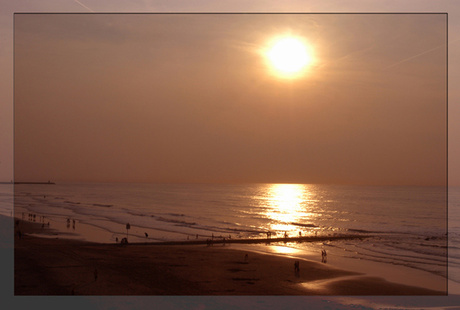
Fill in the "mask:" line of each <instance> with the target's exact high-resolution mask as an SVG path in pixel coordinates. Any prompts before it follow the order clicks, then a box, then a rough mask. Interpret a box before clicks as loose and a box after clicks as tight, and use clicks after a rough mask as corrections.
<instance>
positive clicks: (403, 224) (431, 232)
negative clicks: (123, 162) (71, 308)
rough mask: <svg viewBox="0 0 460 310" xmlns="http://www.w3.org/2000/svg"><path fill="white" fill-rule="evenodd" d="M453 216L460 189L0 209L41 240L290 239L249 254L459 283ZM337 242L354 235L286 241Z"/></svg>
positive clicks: (187, 188) (192, 187)
mask: <svg viewBox="0 0 460 310" xmlns="http://www.w3.org/2000/svg"><path fill="white" fill-rule="evenodd" d="M0 188H1V190H0V199H1V200H0V202H1V203H2V205H4V206H6V205H8V204H10V205H11V202H12V201H13V198H12V197H11V195H10V194H8V193H11V188H12V185H6V184H3V185H0ZM448 195H449V197H452V199H449V201H448V199H447V198H448ZM459 209H460V190H459V189H458V188H452V189H451V188H449V191H448V190H447V188H446V187H408V186H351V185H321V184H146V183H57V184H16V185H14V209H8V208H3V209H2V210H0V212H1V213H3V214H4V215H14V217H16V218H17V219H23V220H25V221H33V222H37V223H40V224H41V225H42V226H43V230H44V231H45V230H46V231H48V232H50V231H51V232H52V233H51V234H47V235H42V237H54V238H57V237H58V238H70V239H81V240H87V241H93V242H100V243H116V242H120V240H121V239H122V238H125V237H126V238H127V239H128V240H129V242H130V243H133V242H163V241H187V240H189V241H191V240H208V239H216V240H218V239H220V238H226V239H227V240H229V239H263V238H267V232H270V233H271V237H272V238H276V237H284V236H287V237H288V239H287V240H288V241H287V242H280V243H279V244H270V245H267V244H264V243H261V244H256V245H253V246H252V250H254V251H259V252H267V253H272V254H279V255H291V256H294V257H295V256H298V257H304V258H308V259H315V260H316V259H318V258H319V256H320V254H319V253H320V251H321V250H322V249H324V250H326V251H327V253H328V259H329V261H334V260H335V259H337V260H344V261H347V262H349V265H350V266H355V268H356V266H357V265H358V266H359V265H360V262H362V261H363V260H365V261H367V262H374V263H379V264H386V265H387V266H390V267H394V268H403V269H404V270H415V271H419V272H420V271H421V272H423V273H424V274H429V275H432V276H435V277H437V278H438V279H439V278H444V279H446V277H447V273H448V268H447V267H449V280H450V281H453V282H455V283H460V246H459V244H460V243H459V241H460V211H459ZM128 224H129V225H128ZM448 229H449V234H448ZM341 235H350V236H354V237H362V238H354V239H347V240H333V239H331V240H326V241H324V240H323V241H318V242H289V237H299V236H305V237H307V236H331V237H333V236H341ZM448 236H449V239H448ZM448 243H449V244H448ZM448 245H449V247H448ZM227 246H233V247H236V248H237V247H238V246H237V245H235V244H232V245H227ZM245 246H246V247H251V246H250V245H245ZM447 257H449V260H447ZM375 269H377V268H375ZM401 270H402V269H401ZM441 281H442V280H441Z"/></svg>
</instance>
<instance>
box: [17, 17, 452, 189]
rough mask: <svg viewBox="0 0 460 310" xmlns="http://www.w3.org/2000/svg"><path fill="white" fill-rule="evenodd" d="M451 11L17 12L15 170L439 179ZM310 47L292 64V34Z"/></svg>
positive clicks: (64, 177)
mask: <svg viewBox="0 0 460 310" xmlns="http://www.w3.org/2000/svg"><path fill="white" fill-rule="evenodd" d="M446 22H447V15H446V14H377V15H375V14H224V15H223V14H140V15H139V14H17V15H16V16H15V19H14V40H15V41H14V108H15V110H14V130H15V136H14V152H15V153H14V161H15V170H14V172H15V180H16V181H47V180H53V181H98V182H232V183H233V182H245V183H246V182H257V183H334V184H337V183H338V184H366V185H436V186H439V185H445V184H446V172H447V171H446V164H447V148H446V147H447V144H446V135H447V131H446V129H447V120H446V115H447V94H446V86H447V79H446V74H447V65H446V63H447V53H446V47H447V45H446V43H447V32H446ZM286 36H290V37H297V38H300V39H301V40H302V41H303V42H304V43H305V44H307V46H308V48H309V50H310V53H311V55H312V58H313V62H312V63H311V64H310V65H309V66H307V67H306V69H305V71H303V73H302V74H301V75H300V76H295V77H292V78H286V77H285V76H282V75H280V74H278V73H277V72H276V70H274V69H273V66H272V65H271V64H270V63H269V62H268V61H267V57H266V54H267V53H266V51H267V50H268V49H269V48H270V46H271V45H273V43H274V42H275V41H276V39H277V38H282V37H286Z"/></svg>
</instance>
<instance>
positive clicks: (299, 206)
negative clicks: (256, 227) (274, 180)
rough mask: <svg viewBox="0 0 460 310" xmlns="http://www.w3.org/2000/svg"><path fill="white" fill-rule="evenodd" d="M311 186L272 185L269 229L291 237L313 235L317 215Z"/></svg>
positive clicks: (268, 199)
mask: <svg viewBox="0 0 460 310" xmlns="http://www.w3.org/2000/svg"><path fill="white" fill-rule="evenodd" d="M310 187H311V186H309V185H304V184H272V185H270V187H269V188H268V192H267V200H266V202H265V204H266V205H265V207H266V208H267V212H266V213H265V216H266V217H267V218H269V219H270V220H271V221H270V224H269V227H267V229H268V230H269V231H272V232H276V233H281V234H283V233H284V232H286V234H288V236H290V237H296V236H300V235H306V234H310V233H312V230H313V226H310V225H312V224H313V222H314V221H315V219H316V217H317V215H316V213H314V212H312V209H313V206H312V204H314V202H315V200H314V196H315V195H314V191H313V190H312V188H310Z"/></svg>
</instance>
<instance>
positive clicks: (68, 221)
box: [67, 218, 75, 229]
mask: <svg viewBox="0 0 460 310" xmlns="http://www.w3.org/2000/svg"><path fill="white" fill-rule="evenodd" d="M67 228H70V218H67ZM72 229H75V220H74V219H72Z"/></svg>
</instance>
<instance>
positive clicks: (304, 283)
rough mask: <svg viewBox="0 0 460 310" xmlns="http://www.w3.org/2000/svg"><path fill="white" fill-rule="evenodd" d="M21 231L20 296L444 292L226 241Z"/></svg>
mask: <svg viewBox="0 0 460 310" xmlns="http://www.w3.org/2000/svg"><path fill="white" fill-rule="evenodd" d="M20 227H21V229H22V230H21V233H22V236H21V237H20V238H19V236H17V235H15V246H14V255H15V259H14V262H15V271H14V282H15V283H14V290H15V295H73V294H74V295H176V296H177V295H445V293H444V292H438V291H433V290H428V289H425V288H418V287H413V286H406V285H400V284H396V283H390V282H387V281H386V280H384V279H382V278H377V277H370V276H367V275H365V274H359V273H355V272H350V271H345V270H339V269H336V268H331V267H330V266H329V265H328V264H323V263H320V262H313V261H309V260H300V272H299V273H298V274H296V273H295V271H294V262H295V259H293V258H291V257H288V256H280V255H269V254H261V253H253V252H250V251H244V250H241V248H239V249H238V250H236V249H232V247H231V245H228V244H227V245H225V246H223V245H222V244H218V245H217V244H216V245H214V246H206V245H141V244H128V245H120V244H97V243H89V242H84V241H77V240H68V239H65V236H62V235H54V233H53V231H51V230H50V231H48V238H39V237H35V236H33V235H31V234H33V233H37V232H40V231H43V229H42V228H41V226H40V225H38V224H34V223H27V222H21V224H20ZM246 254H247V255H248V257H247V259H246V257H245V256H246Z"/></svg>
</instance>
